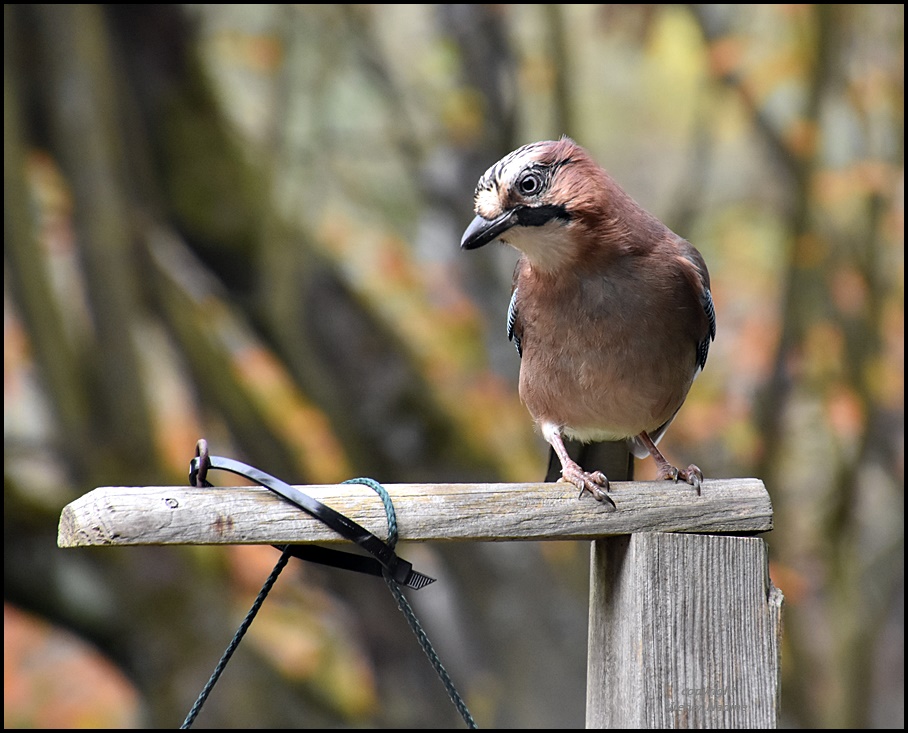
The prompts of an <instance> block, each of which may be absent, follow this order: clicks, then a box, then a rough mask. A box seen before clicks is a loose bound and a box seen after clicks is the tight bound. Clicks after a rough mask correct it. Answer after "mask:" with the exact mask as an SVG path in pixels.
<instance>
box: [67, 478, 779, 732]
mask: <svg viewBox="0 0 908 733" xmlns="http://www.w3.org/2000/svg"><path fill="white" fill-rule="evenodd" d="M299 488H300V489H301V490H302V491H304V492H306V493H307V494H309V495H310V496H312V497H314V498H316V499H318V500H319V501H321V502H323V503H325V504H328V505H329V506H331V507H332V508H334V509H336V510H337V511H339V512H341V513H343V514H346V515H347V516H348V517H349V518H350V519H352V520H353V521H355V522H357V523H359V524H361V525H362V526H364V527H365V528H366V529H368V530H369V531H370V532H373V533H374V534H376V535H378V536H379V537H385V536H386V535H387V522H386V518H385V512H384V508H383V507H382V503H381V501H380V500H379V499H378V497H377V496H376V494H375V493H374V492H373V491H372V490H371V489H369V488H368V487H366V486H362V485H360V484H338V485H322V486H302V487H299ZM385 488H386V489H387V491H388V494H389V496H390V497H391V500H392V502H393V504H394V507H395V510H396V512H397V520H398V529H399V532H400V539H401V540H402V541H416V542H420V541H430V540H431V541H439V540H445V541H448V540H470V541H476V540H484V541H503V540H559V539H571V540H578V539H581V540H582V539H587V540H594V541H593V543H592V562H591V583H590V626H589V662H588V675H587V685H588V687H587V719H586V720H587V727H605V726H609V727H612V726H617V727H622V728H625V727H627V728H634V727H670V728H671V727H675V728H691V727H747V728H759V727H774V726H775V725H776V724H777V719H778V701H779V631H780V622H779V619H780V606H781V594H780V593H779V592H778V591H777V590H776V589H775V588H773V587H772V585H771V583H770V582H769V578H768V572H767V565H766V549H765V546H764V543H763V541H762V540H761V539H759V538H754V537H740V536H722V535H732V534H753V533H757V532H765V531H768V530H770V529H772V505H771V503H770V500H769V495H768V494H767V493H766V489H765V487H764V486H763V483H762V482H761V481H759V480H757V479H729V480H707V481H704V482H703V486H702V495H701V496H697V494H696V493H695V492H694V491H693V489H692V488H691V487H689V486H686V485H684V484H673V483H670V482H666V481H658V482H634V481H628V482H612V491H611V493H612V496H613V497H614V498H615V503H616V504H617V509H616V510H615V511H611V512H610V511H607V510H606V507H604V506H603V505H602V504H599V503H598V502H596V501H594V500H593V499H592V498H590V497H589V496H584V497H581V498H579V499H578V497H577V491H576V489H574V488H573V487H572V486H569V485H567V484H563V483H554V484H553V483H536V484H387V485H385ZM694 533H696V534H694ZM344 541H345V540H343V539H342V538H341V537H340V536H339V535H337V534H335V533H334V532H333V531H332V530H330V529H328V528H327V527H326V526H325V525H323V524H322V523H321V522H319V521H318V520H316V519H313V518H312V517H310V516H309V515H308V514H306V513H304V512H302V511H300V510H299V509H297V508H296V507H295V506H293V505H291V504H289V503H288V502H285V501H283V500H282V499H280V498H279V497H278V496H277V495H275V494H273V493H271V492H270V491H268V490H266V489H263V488H258V487H242V488H207V489H199V488H193V487H190V486H163V487H154V486H150V487H102V488H99V489H95V490H94V491H92V492H90V493H88V494H86V495H85V496H83V497H81V498H79V499H77V500H76V501H74V502H72V503H71V504H69V505H67V506H66V507H65V508H64V509H63V513H62V515H61V517H60V526H59V533H58V539H57V542H58V545H59V546H60V547H79V546H86V545H153V544H276V545H280V544H285V543H294V544H304V543H312V542H318V543H331V542H344ZM416 569H417V570H419V568H416ZM421 592H425V593H431V590H429V589H427V590H425V591H421Z"/></svg>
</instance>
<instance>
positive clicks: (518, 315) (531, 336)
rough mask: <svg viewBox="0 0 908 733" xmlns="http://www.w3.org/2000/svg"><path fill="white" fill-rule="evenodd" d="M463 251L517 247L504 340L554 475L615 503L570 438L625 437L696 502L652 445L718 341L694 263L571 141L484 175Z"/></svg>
mask: <svg viewBox="0 0 908 733" xmlns="http://www.w3.org/2000/svg"><path fill="white" fill-rule="evenodd" d="M474 210H475V212H476V214H477V216H476V218H475V219H473V221H472V222H471V223H470V225H469V226H468V227H467V229H466V231H465V232H464V234H463V239H462V240H461V243H460V246H461V247H462V248H463V249H476V248H477V247H482V246H483V245H485V244H488V243H489V242H491V241H493V240H495V239H500V240H501V241H503V242H505V243H506V244H509V245H511V246H512V247H514V248H515V249H517V250H519V251H520V253H521V256H520V258H519V260H518V262H517V266H516V268H515V270H514V282H513V291H512V295H511V303H510V306H509V308H508V316H507V333H508V338H509V339H512V340H513V341H514V343H515V345H516V347H517V352H518V353H519V354H520V356H521V362H520V380H519V391H520V398H521V400H522V401H523V402H524V404H525V405H526V407H527V409H528V410H529V412H530V415H531V416H532V417H533V420H534V421H535V423H536V424H537V426H538V427H539V429H540V431H541V432H542V435H543V436H544V437H545V439H546V441H548V443H549V444H550V445H551V446H552V449H553V450H554V451H555V453H556V454H557V456H558V459H559V460H560V462H561V479H560V480H562V481H567V482H570V483H572V484H574V485H575V486H577V488H579V489H580V493H581V496H582V495H583V493H584V492H589V493H590V494H592V495H593V496H594V497H595V498H596V499H598V500H599V501H604V502H608V503H609V504H612V505H613V502H612V500H611V498H610V497H609V495H608V493H607V492H608V489H609V482H608V479H607V478H606V476H605V475H604V474H603V473H602V472H601V471H585V470H583V469H582V468H581V467H580V466H579V465H578V464H577V463H576V462H575V461H574V460H572V459H571V457H570V456H569V455H568V452H567V450H566V449H565V445H564V438H565V437H567V438H571V439H575V440H580V441H582V442H589V441H617V440H626V441H627V445H628V449H629V450H630V451H631V453H633V454H634V455H635V456H636V457H637V458H645V457H646V456H647V455H652V457H653V458H654V460H655V461H656V465H657V467H658V470H659V475H660V477H661V478H664V479H671V480H674V481H677V480H678V479H679V478H681V479H683V480H684V481H686V482H687V483H689V484H691V485H692V486H694V487H695V488H696V490H697V493H699V492H700V482H701V480H702V479H703V473H702V472H701V471H700V469H699V468H697V466H694V465H691V466H688V467H687V468H686V469H683V470H680V471H679V470H678V469H677V468H675V467H674V466H672V465H671V464H670V463H669V462H668V461H667V460H666V459H665V457H664V456H663V455H662V453H661V452H660V451H659V449H658V448H657V447H656V444H657V443H658V442H659V440H660V439H661V438H662V436H663V435H664V433H665V431H666V429H667V428H668V426H669V425H670V424H671V421H672V419H673V418H674V417H675V414H676V413H677V412H678V409H679V408H680V407H681V404H682V403H683V402H684V400H685V398H686V397H687V393H688V390H689V389H690V387H691V383H692V382H693V381H694V378H695V377H696V376H697V374H699V372H700V370H701V369H702V368H703V366H704V365H705V364H706V356H707V353H708V352H709V344H710V341H712V340H713V339H714V338H715V336H716V313H715V309H714V307H713V300H712V296H711V295H710V292H709V272H708V271H707V269H706V263H705V262H704V260H703V257H702V256H701V255H700V253H699V252H698V251H697V250H696V249H695V248H694V247H693V245H691V244H690V243H689V242H687V241H686V240H684V239H682V238H681V237H679V236H678V235H677V234H675V233H674V232H672V231H671V230H670V229H669V228H668V227H666V226H665V225H664V224H663V223H662V222H661V221H659V220H658V219H657V218H656V217H655V216H653V215H651V214H649V213H647V212H646V211H644V210H643V208H641V207H640V205H639V204H637V203H636V202H635V201H634V200H633V199H632V198H631V197H630V196H629V195H628V194H627V193H625V192H624V190H622V189H621V188H620V187H619V186H618V184H617V183H616V182H615V181H614V179H612V177H611V176H610V175H609V174H608V173H606V172H605V171H604V170H603V169H602V168H600V167H599V166H598V165H597V164H596V163H595V162H594V161H593V159H592V158H591V157H590V156H589V154H588V153H587V152H586V151H585V150H584V149H583V148H581V147H580V146H579V145H577V144H576V143H575V142H574V141H573V140H571V139H569V138H567V137H562V138H561V139H560V140H557V141H543V142H536V143H531V144H529V145H524V146H523V147H521V148H518V149H517V150H515V151H514V152H512V153H510V154H509V155H507V156H505V157H504V158H502V159H501V160H500V161H498V162H497V163H495V165H493V166H492V167H491V168H489V169H488V170H487V171H486V172H485V173H484V174H483V176H482V177H481V178H480V179H479V183H478V184H477V186H476V193H475V199H474Z"/></svg>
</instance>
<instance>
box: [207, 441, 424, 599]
mask: <svg viewBox="0 0 908 733" xmlns="http://www.w3.org/2000/svg"><path fill="white" fill-rule="evenodd" d="M206 460H207V463H208V465H207V466H205V467H204V470H203V475H204V473H205V472H207V470H208V469H209V468H216V469H220V470H222V471H229V472H230V473H235V474H236V475H237V476H243V477H244V478H247V479H249V480H250V481H254V482H255V483H257V484H260V485H262V486H264V487H265V488H266V489H270V490H271V491H273V492H274V493H275V494H277V495H278V496H280V497H282V498H284V499H286V500H287V501H289V502H291V503H293V504H296V506H298V507H299V508H300V509H302V510H303V511H305V512H306V513H307V514H310V515H312V516H313V517H315V518H316V519H318V520H319V521H321V522H324V523H325V524H326V525H328V526H329V527H330V528H331V529H333V530H334V531H335V532H337V533H338V534H339V535H341V536H342V537H344V538H346V539H348V540H350V541H352V542H355V543H356V544H357V545H359V546H360V547H362V548H363V549H364V550H366V552H368V553H369V554H370V555H372V557H365V556H363V555H356V554H353V553H349V552H344V551H343V550H334V549H329V548H326V547H317V546H314V545H291V546H290V547H289V548H287V549H288V551H289V552H290V554H292V555H293V556H294V557H298V558H301V559H304V560H309V561H311V562H317V563H321V564H323V565H331V566H333V567H338V568H345V569H347V570H354V571H356V572H360V573H366V574H368V575H379V576H380V575H382V574H383V573H382V568H385V569H387V571H388V573H389V574H390V575H391V577H392V578H393V579H394V580H396V581H397V582H398V583H400V584H401V585H405V586H407V587H408V588H413V589H415V590H419V589H420V588H425V587H426V586H427V585H429V584H430V583H434V582H435V578H430V577H429V576H427V575H423V574H422V573H420V572H417V571H416V570H414V569H413V565H412V564H411V563H409V562H407V561H406V560H404V559H403V558H401V557H398V556H397V554H395V552H394V550H393V549H392V548H391V547H390V546H389V545H388V544H387V543H385V542H383V541H382V540H380V539H379V538H378V537H376V536H375V535H374V534H372V533H371V532H369V530H367V529H366V528H365V527H362V526H360V525H359V524H357V523H356V522H354V521H353V520H352V519H350V518H349V517H346V516H344V515H343V514H341V513H340V512H338V511H335V510H334V509H332V508H331V507H329V506H327V505H325V504H322V503H321V502H320V501H318V500H317V499H313V498H312V497H311V496H309V495H308V494H305V493H303V492H302V491H300V490H299V489H297V488H296V487H294V486H290V484H287V483H284V482H283V481H281V480H280V479H278V478H275V477H274V476H271V475H269V474H267V473H265V472H264V471H260V470H259V469H257V468H255V467H253V466H249V465H247V464H245V463H241V462H240V461H235V460H233V459H232V458H224V457H223V456H207V455H206V456H203V457H199V456H196V457H195V458H193V459H192V461H191V462H190V464H189V483H190V484H191V485H192V486H197V485H198V483H199V482H198V478H199V470H200V467H201V466H202V464H203V461H206ZM203 481H204V479H203ZM204 483H207V481H204ZM209 485H210V484H209ZM373 558H374V559H373Z"/></svg>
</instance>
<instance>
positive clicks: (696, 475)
mask: <svg viewBox="0 0 908 733" xmlns="http://www.w3.org/2000/svg"><path fill="white" fill-rule="evenodd" d="M659 478H661V479H664V480H666V481H674V482H676V483H677V481H678V479H682V480H683V481H685V482H686V483H689V484H690V485H691V486H693V487H694V488H695V489H696V490H697V496H700V483H701V482H702V481H703V471H701V470H700V469H699V468H698V467H697V466H695V465H693V464H691V465H689V466H688V467H687V468H685V469H682V470H680V471H679V470H678V469H677V468H675V467H674V466H673V465H671V464H670V463H668V462H666V463H665V465H663V466H660V468H659Z"/></svg>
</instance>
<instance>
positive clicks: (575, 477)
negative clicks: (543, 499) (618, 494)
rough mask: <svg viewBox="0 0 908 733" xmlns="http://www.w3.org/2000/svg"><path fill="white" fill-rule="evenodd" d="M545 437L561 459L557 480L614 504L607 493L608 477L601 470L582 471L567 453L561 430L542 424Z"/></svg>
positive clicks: (599, 499)
mask: <svg viewBox="0 0 908 733" xmlns="http://www.w3.org/2000/svg"><path fill="white" fill-rule="evenodd" d="M543 434H544V435H545V439H546V440H547V441H548V442H549V443H550V444H551V446H552V448H554V449H555V454H556V455H557V456H558V460H560V461H561V478H560V479H558V480H559V481H566V482H568V483H571V484H574V486H576V487H577V488H578V489H580V495H581V496H583V492H584V491H589V492H590V494H592V495H593V498H594V499H596V501H601V502H603V503H604V504H606V505H611V506H612V507H614V506H615V502H614V501H612V497H610V496H609V495H608V493H607V492H608V479H607V478H606V476H605V474H604V473H602V471H593V472H588V471H584V470H583V469H582V468H580V466H578V465H577V463H575V462H574V461H573V460H572V459H571V457H570V456H569V455H568V452H567V448H565V447H564V440H563V439H562V437H561V431H560V430H559V429H557V428H552V427H551V426H547V425H546V426H543Z"/></svg>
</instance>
